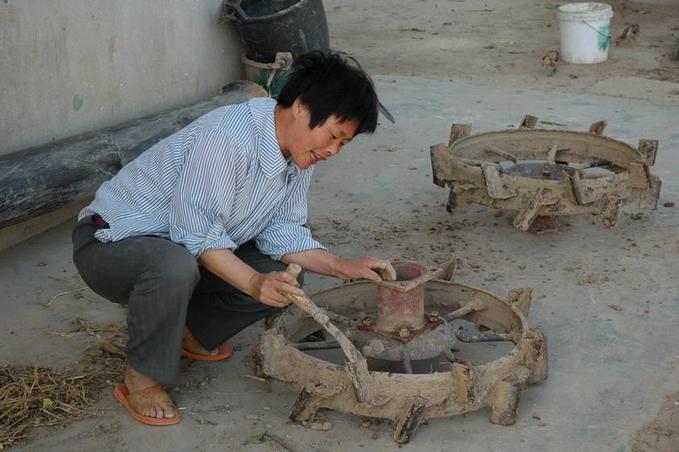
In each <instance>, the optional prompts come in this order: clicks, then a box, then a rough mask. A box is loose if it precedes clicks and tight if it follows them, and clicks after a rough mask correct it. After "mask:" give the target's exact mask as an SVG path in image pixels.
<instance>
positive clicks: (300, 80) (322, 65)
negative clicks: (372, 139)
mask: <svg viewBox="0 0 679 452" xmlns="http://www.w3.org/2000/svg"><path fill="white" fill-rule="evenodd" d="M297 98H299V99H300V101H301V102H302V103H303V104H304V105H305V106H306V107H307V108H308V109H309V111H310V113H311V119H310V121H309V127H310V128H312V129H313V128H315V127H317V126H319V125H321V124H323V123H324V122H325V121H326V120H327V119H328V118H329V117H330V116H332V115H335V116H337V118H338V119H339V120H340V121H342V122H343V121H351V120H356V121H357V122H358V127H357V128H356V135H358V134H359V133H363V132H368V133H372V132H374V131H375V128H376V127H377V94H376V93H375V87H374V86H373V83H372V80H370V77H369V76H368V74H366V73H365V72H364V71H363V70H362V69H359V68H358V67H354V66H352V65H350V64H348V63H347V62H346V61H345V60H344V59H343V58H342V57H341V56H339V55H338V54H336V53H332V52H321V51H313V52H309V53H306V54H304V55H300V56H299V57H297V58H296V59H295V61H294V62H293V63H292V71H291V72H290V74H289V76H288V80H287V82H286V83H285V86H284V87H283V90H282V91H281V93H280V94H279V96H278V104H279V105H281V106H282V107H285V108H289V107H291V106H292V104H293V102H294V101H295V99H297Z"/></svg>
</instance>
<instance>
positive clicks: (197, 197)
mask: <svg viewBox="0 0 679 452" xmlns="http://www.w3.org/2000/svg"><path fill="white" fill-rule="evenodd" d="M187 145H188V146H190V147H191V148H192V149H191V150H190V151H189V152H188V155H187V157H186V162H185V163H184V166H183V168H182V170H181V172H180V174H179V179H178V183H177V187H176V189H175V191H174V193H173V194H172V198H171V200H170V216H169V224H170V228H169V229H170V239H171V240H172V241H173V242H176V243H179V244H181V245H184V246H185V247H186V249H188V250H189V252H190V253H191V254H193V255H194V256H196V257H199V256H200V255H201V254H203V253H204V252H205V251H207V250H210V249H232V250H233V249H236V244H235V243H234V242H233V241H232V240H231V238H230V237H229V236H228V234H227V233H226V230H225V224H226V222H227V218H224V215H228V214H229V212H230V211H231V206H232V205H233V198H234V193H235V189H236V182H237V180H236V175H237V174H238V173H237V172H238V168H237V162H236V160H237V159H236V158H235V157H236V155H237V150H236V149H234V147H233V146H232V144H231V143H230V142H229V138H228V136H226V135H225V134H224V133H223V132H219V131H217V130H208V131H205V132H202V133H201V134H199V135H198V136H196V137H195V138H194V143H189V144H187Z"/></svg>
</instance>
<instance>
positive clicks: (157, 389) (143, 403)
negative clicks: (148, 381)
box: [127, 384, 174, 413]
mask: <svg viewBox="0 0 679 452" xmlns="http://www.w3.org/2000/svg"><path fill="white" fill-rule="evenodd" d="M127 402H128V403H129V404H130V407H131V408H132V409H133V410H134V411H136V412H137V413H143V412H144V411H146V410H147V409H149V408H154V407H159V406H160V407H164V406H174V403H173V402H172V399H170V396H169V395H167V392H165V389H163V387H162V386H161V385H159V384H156V385H153V386H149V387H148V388H144V389H142V390H140V391H135V392H132V393H130V395H128V396H127Z"/></svg>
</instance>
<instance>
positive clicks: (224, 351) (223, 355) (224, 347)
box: [181, 342, 233, 361]
mask: <svg viewBox="0 0 679 452" xmlns="http://www.w3.org/2000/svg"><path fill="white" fill-rule="evenodd" d="M232 353H233V347H232V346H231V344H229V343H228V342H224V343H223V344H221V345H220V346H219V347H217V354H215V355H202V354H200V353H193V352H190V351H188V350H187V349H185V348H182V349H181V355H182V357H184V358H188V359H193V360H196V361H222V360H224V359H227V358H228V357H230V356H231V354H232Z"/></svg>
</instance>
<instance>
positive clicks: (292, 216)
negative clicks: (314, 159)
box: [255, 169, 326, 260]
mask: <svg viewBox="0 0 679 452" xmlns="http://www.w3.org/2000/svg"><path fill="white" fill-rule="evenodd" d="M311 174H312V169H308V170H305V171H302V172H301V173H300V174H299V175H298V176H297V177H296V178H295V180H294V181H293V182H292V183H291V185H292V187H291V189H290V190H289V191H288V193H287V195H286V197H285V199H284V201H283V204H282V205H281V207H280V208H279V209H278V210H277V211H276V213H275V214H274V215H273V217H272V218H271V221H270V222H269V224H268V225H267V226H266V228H264V230H263V231H262V232H260V233H259V234H258V235H257V237H256V238H255V243H256V244H257V248H258V249H259V250H260V251H261V252H262V253H264V254H266V255H268V256H270V257H271V258H272V259H274V260H281V258H282V257H283V256H284V255H286V254H292V253H299V252H302V251H307V250H310V249H322V250H325V249H326V248H325V247H324V246H323V245H321V244H320V243H319V242H317V241H316V240H314V239H313V237H312V236H311V231H310V230H309V228H307V227H306V226H304V225H305V224H306V221H307V193H308V191H309V183H310V181H311Z"/></svg>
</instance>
